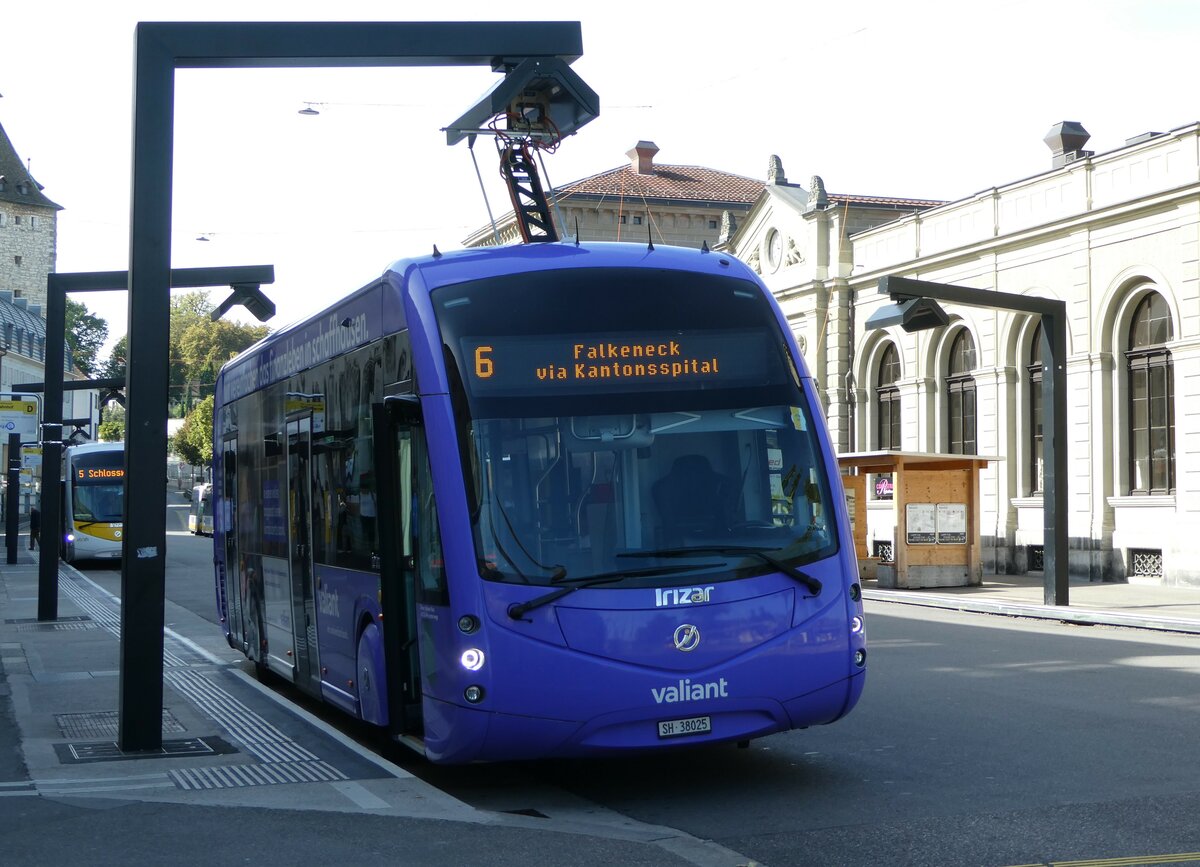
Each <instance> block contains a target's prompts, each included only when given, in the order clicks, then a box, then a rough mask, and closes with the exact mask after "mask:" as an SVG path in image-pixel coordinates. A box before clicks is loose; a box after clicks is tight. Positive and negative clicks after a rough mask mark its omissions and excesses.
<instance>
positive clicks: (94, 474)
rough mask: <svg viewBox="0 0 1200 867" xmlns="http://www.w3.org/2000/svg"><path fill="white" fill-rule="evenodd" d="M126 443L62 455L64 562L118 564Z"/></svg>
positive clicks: (74, 449)
mask: <svg viewBox="0 0 1200 867" xmlns="http://www.w3.org/2000/svg"><path fill="white" fill-rule="evenodd" d="M124 514H125V443H123V442H121V443H87V444H85V445H79V446H70V447H69V448H67V449H66V450H65V451H64V452H63V533H62V552H61V553H62V558H63V560H65V561H66V562H68V563H73V562H75V561H77V560H116V559H120V557H121V549H122V546H123V545H124V540H123V537H124V525H123V523H122V521H123V520H124Z"/></svg>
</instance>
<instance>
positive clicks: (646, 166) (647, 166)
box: [625, 141, 658, 175]
mask: <svg viewBox="0 0 1200 867" xmlns="http://www.w3.org/2000/svg"><path fill="white" fill-rule="evenodd" d="M656 153H658V145H656V144H655V143H654V142H652V141H640V142H638V143H637V144H635V145H634V146H633V147H632V148H630V149H629V150H627V151H625V156H627V157H629V159H630V160H631V161H632V163H633V170H634V171H635V172H636V173H637V174H639V175H652V174H654V155H655V154H656Z"/></svg>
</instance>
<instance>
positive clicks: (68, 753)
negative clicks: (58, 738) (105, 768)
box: [54, 737, 237, 765]
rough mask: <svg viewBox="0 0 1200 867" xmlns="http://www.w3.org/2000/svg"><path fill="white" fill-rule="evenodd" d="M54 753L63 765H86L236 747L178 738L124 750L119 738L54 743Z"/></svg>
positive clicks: (225, 750) (211, 740)
mask: <svg viewBox="0 0 1200 867" xmlns="http://www.w3.org/2000/svg"><path fill="white" fill-rule="evenodd" d="M54 752H55V753H57V754H58V760H59V761H60V762H62V763H63V764H64V765H83V764H90V763H92V762H118V761H126V760H129V759H166V758H184V757H189V756H218V755H226V754H229V753H236V752H237V749H236V748H234V747H233V745H231V744H229V743H228V742H227V741H224V740H222V739H221V738H218V737H204V738H177V739H175V740H164V741H163V742H162V748H161V749H158V750H138V751H136V752H128V753H127V752H125V751H124V750H122V749H121V748H120V747H119V746H118V745H117V743H116V741H92V742H90V743H69V744H55V745H54Z"/></svg>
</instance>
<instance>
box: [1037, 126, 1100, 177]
mask: <svg viewBox="0 0 1200 867" xmlns="http://www.w3.org/2000/svg"><path fill="white" fill-rule="evenodd" d="M1091 137H1092V136H1091V134H1090V133H1089V132H1088V131H1087V130H1086V129H1084V128H1083V124H1081V123H1079V122H1078V121H1074V120H1064V121H1063V122H1062V123H1057V124H1055V125H1054V126H1053V127H1051V128H1050V132H1048V133H1046V137H1045V138H1044V139H1042V141H1044V142H1045V143H1046V147H1048V148H1050V152H1051V154H1052V155H1053V162H1052V165H1053V166H1054V168H1056V169H1059V168H1062V167H1063V166H1065V165H1066V164H1067V163H1072V162H1075V160H1081V159H1084V158H1085V157H1090V156H1092V154H1093V153H1095V152H1094V151H1085V150H1083V146H1084V145H1085V144H1087V143H1088V139H1090V138H1091Z"/></svg>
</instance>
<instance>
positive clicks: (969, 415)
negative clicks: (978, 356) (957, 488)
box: [946, 328, 976, 455]
mask: <svg viewBox="0 0 1200 867" xmlns="http://www.w3.org/2000/svg"><path fill="white" fill-rule="evenodd" d="M974 369H975V342H974V341H973V340H971V333H970V332H969V331H967V329H965V328H960V329H959V330H958V334H956V335H955V337H954V342H953V343H951V344H950V365H949V372H948V375H947V376H946V406H947V411H948V413H949V418H948V419H947V433H948V435H947V438H946V444H947V446H948V451H949V452H950V454H953V455H973V454H975V453H976V444H975V378H974V377H973V376H971V371H972V370H974Z"/></svg>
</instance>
